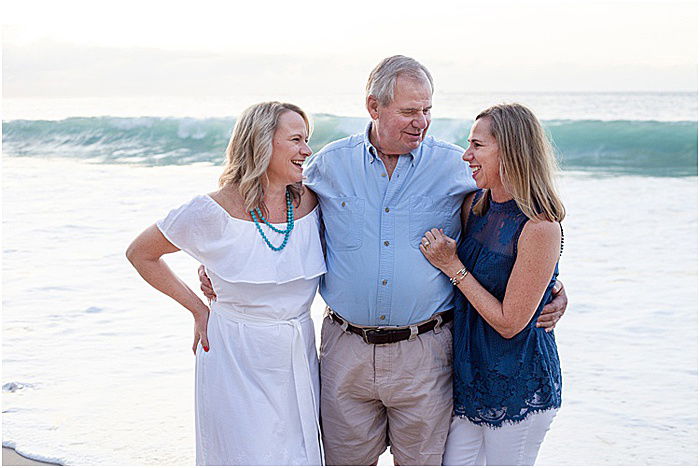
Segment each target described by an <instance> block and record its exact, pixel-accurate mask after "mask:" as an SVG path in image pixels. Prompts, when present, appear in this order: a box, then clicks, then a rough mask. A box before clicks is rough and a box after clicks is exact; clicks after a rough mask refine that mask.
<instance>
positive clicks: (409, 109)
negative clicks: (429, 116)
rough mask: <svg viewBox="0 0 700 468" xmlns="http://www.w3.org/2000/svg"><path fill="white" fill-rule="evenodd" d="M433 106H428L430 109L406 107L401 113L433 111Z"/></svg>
mask: <svg viewBox="0 0 700 468" xmlns="http://www.w3.org/2000/svg"><path fill="white" fill-rule="evenodd" d="M432 108H433V106H428V107H404V108H402V109H401V112H414V111H418V110H424V111H425V110H430V109H432Z"/></svg>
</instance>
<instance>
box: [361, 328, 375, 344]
mask: <svg viewBox="0 0 700 468" xmlns="http://www.w3.org/2000/svg"><path fill="white" fill-rule="evenodd" d="M360 330H362V339H363V340H364V341H365V343H367V344H372V343H370V342H369V339H368V338H367V332H368V331H370V330H374V328H360Z"/></svg>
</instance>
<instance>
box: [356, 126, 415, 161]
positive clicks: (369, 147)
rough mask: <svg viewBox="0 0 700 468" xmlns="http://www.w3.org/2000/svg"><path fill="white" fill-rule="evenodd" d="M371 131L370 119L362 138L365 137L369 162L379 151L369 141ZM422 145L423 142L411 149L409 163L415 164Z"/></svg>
mask: <svg viewBox="0 0 700 468" xmlns="http://www.w3.org/2000/svg"><path fill="white" fill-rule="evenodd" d="M371 131H372V121H371V120H370V121H369V123H368V124H367V128H365V133H364V139H365V149H366V150H367V151H366V154H367V157H368V158H369V162H370V164H371V163H373V162H374V161H375V160H376V159H377V158H378V157H379V153H378V152H377V148H375V147H374V145H373V144H372V142H371V141H369V134H370V132H371ZM422 146H423V143H422V142H421V144H420V145H419V146H418V148H416V149H414V150H413V151H411V152H410V153H408V154H409V156H411V165H412V166H413V165H415V163H416V159H417V158H418V157H419V155H420V152H421V147H422Z"/></svg>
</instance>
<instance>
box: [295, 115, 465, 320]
mask: <svg viewBox="0 0 700 468" xmlns="http://www.w3.org/2000/svg"><path fill="white" fill-rule="evenodd" d="M370 128H371V123H370V124H369V126H368V127H367V130H366V131H365V133H361V134H357V135H354V136H350V137H347V138H343V139H342V140H338V141H335V142H333V143H330V144H329V145H327V146H326V147H325V148H323V149H322V150H321V151H319V152H318V153H317V154H315V155H314V156H312V157H311V158H310V160H309V163H308V166H306V168H305V169H304V176H305V181H304V183H305V184H306V185H307V186H308V187H309V188H310V189H312V190H313V191H314V192H315V193H316V195H317V196H318V200H319V205H320V207H321V215H322V218H323V223H324V225H325V230H324V236H325V241H326V268H327V270H328V272H327V273H326V275H325V276H324V277H323V279H322V280H321V286H320V293H321V296H322V297H323V299H324V300H325V301H326V304H328V305H329V306H330V307H331V308H332V309H333V310H335V311H336V312H337V313H339V314H340V315H342V316H343V317H344V318H345V319H347V320H348V321H350V322H352V323H355V324H358V325H371V326H387V325H392V326H404V325H410V324H414V323H418V322H422V321H423V320H427V319H428V318H430V316H432V315H433V314H435V313H437V312H441V311H444V310H447V309H449V308H451V307H452V299H453V287H452V285H451V284H450V281H449V278H447V277H446V276H445V275H444V274H442V273H441V272H440V270H438V269H437V268H435V267H433V266H432V265H431V264H430V262H428V260H427V259H426V258H425V257H424V256H423V254H422V253H421V251H420V250H419V248H418V247H419V244H420V240H421V238H422V237H423V234H424V233H425V232H426V231H428V230H429V229H431V228H434V227H437V228H443V229H444V230H445V233H446V234H447V235H448V236H450V237H452V238H454V239H456V238H458V236H459V235H460V230H461V223H460V208H461V205H462V201H463V200H464V196H465V195H466V194H467V193H469V192H471V191H473V190H476V184H475V182H474V180H473V179H472V177H471V173H470V172H469V167H468V165H467V164H466V163H465V162H464V161H462V159H461V156H462V153H463V152H464V150H463V149H462V148H460V147H459V146H456V145H452V144H449V143H445V142H442V141H439V140H436V139H434V138H433V137H430V136H429V137H426V138H425V140H424V141H423V142H422V143H421V145H420V146H419V147H418V148H417V149H416V150H414V151H412V152H411V153H409V154H406V155H402V156H401V157H399V161H398V163H397V165H396V168H395V169H394V172H393V174H392V176H391V178H389V176H388V172H387V170H386V168H385V166H384V163H383V162H382V160H381V159H380V158H379V157H378V156H377V152H376V149H375V148H374V147H373V146H372V144H371V143H370V141H369V131H370Z"/></svg>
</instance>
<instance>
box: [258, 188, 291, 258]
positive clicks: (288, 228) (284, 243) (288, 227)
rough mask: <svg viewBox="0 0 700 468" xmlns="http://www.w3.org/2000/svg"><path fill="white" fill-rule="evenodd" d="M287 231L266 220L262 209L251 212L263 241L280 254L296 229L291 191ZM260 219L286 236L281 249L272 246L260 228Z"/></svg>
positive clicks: (288, 195)
mask: <svg viewBox="0 0 700 468" xmlns="http://www.w3.org/2000/svg"><path fill="white" fill-rule="evenodd" d="M286 198H287V229H278V228H276V227H275V226H273V225H272V224H270V222H269V221H268V220H266V219H265V217H264V216H263V215H262V212H261V211H260V208H255V209H254V210H252V211H249V213H250V217H251V218H253V222H254V223H255V227H256V228H258V232H259V233H260V235H261V236H262V238H263V240H264V241H265V243H266V244H267V246H268V247H270V248H271V249H272V250H274V251H275V252H279V251H280V250H282V249H284V247H285V246H286V245H287V241H288V240H289V235H290V234H291V233H292V229H294V207H293V206H292V196H291V195H290V194H289V190H287V197H286ZM258 218H260V219H261V220H262V221H263V222H264V223H265V225H267V227H269V228H270V229H272V230H273V231H275V232H276V233H279V234H284V240H283V241H282V244H281V245H280V246H279V247H275V246H274V245H272V242H270V239H268V238H267V236H266V235H265V233H264V232H263V230H262V227H261V226H260V222H259V221H258Z"/></svg>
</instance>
